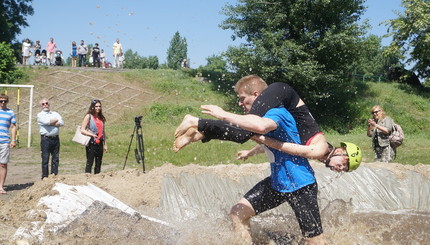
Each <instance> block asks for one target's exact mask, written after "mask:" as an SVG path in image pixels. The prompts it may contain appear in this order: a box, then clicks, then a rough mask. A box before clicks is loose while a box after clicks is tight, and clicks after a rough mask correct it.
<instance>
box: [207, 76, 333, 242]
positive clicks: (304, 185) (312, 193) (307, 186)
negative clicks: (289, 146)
mask: <svg viewBox="0 0 430 245" xmlns="http://www.w3.org/2000/svg"><path fill="white" fill-rule="evenodd" d="M261 86H264V84H262V82H260V80H259V79H253V78H250V79H243V80H240V81H239V82H238V83H237V84H236V89H235V90H236V92H237V93H238V96H239V106H241V107H242V108H243V109H244V111H245V112H246V113H248V112H249V110H250V109H251V107H252V104H253V103H254V101H255V99H256V98H257V97H258V96H259V92H258V91H262V89H261V88H260V87H261ZM203 109H205V110H206V114H210V115H212V114H213V110H216V109H217V108H216V107H213V108H212V107H211V106H208V107H206V108H203ZM212 109H213V110H212ZM235 115H236V114H233V113H230V114H229V115H228V116H229V117H235ZM229 119H231V118H229ZM246 123H250V124H248V125H246V126H247V127H249V128H253V130H254V131H257V132H258V133H260V134H263V135H265V136H269V137H272V138H274V139H277V140H279V141H281V142H290V143H295V144H300V143H301V142H300V136H299V132H298V130H297V126H296V121H295V120H294V118H293V117H292V115H291V114H290V113H289V112H288V111H287V110H286V109H285V108H283V107H279V108H273V109H270V110H268V111H267V113H266V114H265V115H264V116H263V117H261V118H259V119H256V120H254V121H253V122H246ZM240 126H244V125H240ZM264 152H266V153H267V155H268V157H269V160H270V167H271V175H270V176H269V177H267V178H265V179H264V180H262V181H260V182H259V183H257V184H256V185H255V186H254V187H253V188H252V189H251V190H250V191H248V192H247V193H246V194H245V195H244V197H243V198H241V199H240V200H239V202H238V203H237V204H235V205H234V206H233V208H232V209H231V211H230V217H231V218H232V220H233V224H234V226H235V229H236V230H237V231H238V232H240V233H241V236H242V238H243V239H245V241H247V242H249V244H251V242H252V239H251V234H250V232H249V231H250V229H249V225H250V222H249V221H250V218H251V217H252V216H255V215H257V214H260V213H262V212H264V211H267V210H270V209H273V208H275V207H277V206H279V205H281V204H283V203H285V202H288V203H289V204H290V206H291V207H292V209H293V210H294V213H295V215H296V218H297V220H298V222H299V225H300V228H301V231H302V234H303V236H304V237H305V239H306V241H307V243H308V244H325V240H324V237H323V234H322V233H323V230H322V225H321V219H320V212H319V207H318V201H317V193H318V186H317V183H316V179H315V177H314V172H313V170H312V167H311V166H310V165H309V162H308V161H307V159H306V158H303V157H298V156H293V155H290V154H287V153H283V152H281V151H279V150H276V149H274V148H269V147H267V146H264V145H262V144H258V145H256V146H255V147H254V148H252V149H251V150H246V151H240V152H239V153H238V156H239V158H242V159H244V158H247V157H249V156H253V155H255V154H258V153H264Z"/></svg>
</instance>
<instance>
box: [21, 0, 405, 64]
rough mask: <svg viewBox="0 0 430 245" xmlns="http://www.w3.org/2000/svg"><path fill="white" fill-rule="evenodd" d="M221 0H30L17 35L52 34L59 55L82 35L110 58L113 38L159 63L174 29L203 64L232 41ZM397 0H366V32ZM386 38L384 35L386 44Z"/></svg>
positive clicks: (376, 30)
mask: <svg viewBox="0 0 430 245" xmlns="http://www.w3.org/2000/svg"><path fill="white" fill-rule="evenodd" d="M226 3H229V4H235V3H237V1H225V0H181V1H176V0H158V1H147V0H116V1H113V0H87V1H84V0H73V1H58V0H39V1H37V0H34V1H33V8H34V12H35V13H34V15H33V16H29V17H28V18H27V20H28V23H29V25H30V26H29V27H27V28H24V29H23V30H22V33H21V35H19V36H18V40H21V39H24V38H30V39H31V40H32V41H35V40H40V41H41V44H42V47H45V45H46V43H47V42H48V41H49V38H50V37H53V38H54V41H55V42H56V43H57V46H58V48H59V49H61V50H63V53H64V56H65V57H67V54H68V53H69V50H70V46H71V42H72V41H76V42H77V43H78V42H79V41H80V40H81V39H83V40H85V43H86V44H94V43H96V42H97V43H99V45H100V47H101V48H103V49H104V50H105V52H106V54H107V57H108V59H109V60H112V58H111V57H112V44H113V43H114V42H115V39H116V38H119V39H120V41H121V43H122V45H123V48H124V49H125V50H127V49H132V50H133V51H137V52H138V53H139V55H141V56H150V55H155V56H157V57H158V59H159V61H160V63H165V61H166V56H167V54H166V53H167V49H168V48H169V45H170V40H171V39H172V37H173V35H174V33H175V32H176V31H179V33H180V35H181V36H182V37H185V38H186V39H187V42H188V56H189V58H190V60H191V67H192V68H196V67H198V66H199V65H205V64H206V58H207V57H209V56H212V55H214V54H215V55H218V54H220V53H221V52H223V51H225V50H227V48H228V46H237V45H239V44H240V40H236V41H232V40H231V35H232V34H233V33H232V31H230V30H222V29H221V28H219V24H220V23H221V22H222V21H223V20H225V19H226V16H225V15H222V14H221V13H220V11H221V10H222V7H223V6H225V4H226ZM400 4H401V0H368V1H367V2H366V3H365V5H366V6H367V7H368V9H367V11H366V13H365V15H364V16H363V19H365V18H366V19H369V23H370V24H371V26H372V30H371V31H370V33H372V34H376V35H383V34H385V33H386V30H387V28H386V27H385V26H378V24H379V23H380V22H382V21H384V20H387V19H392V18H395V17H396V15H395V14H394V13H393V10H401V6H400ZM388 43H389V39H387V40H384V41H383V44H384V45H387V44H388Z"/></svg>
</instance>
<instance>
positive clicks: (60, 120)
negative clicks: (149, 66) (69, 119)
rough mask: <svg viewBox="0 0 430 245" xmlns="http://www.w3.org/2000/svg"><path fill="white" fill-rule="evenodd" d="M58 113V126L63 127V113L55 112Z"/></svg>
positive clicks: (56, 124)
mask: <svg viewBox="0 0 430 245" xmlns="http://www.w3.org/2000/svg"><path fill="white" fill-rule="evenodd" d="M55 114H56V118H57V122H56V123H55V126H56V127H62V126H64V121H63V118H62V117H61V115H60V114H59V113H55Z"/></svg>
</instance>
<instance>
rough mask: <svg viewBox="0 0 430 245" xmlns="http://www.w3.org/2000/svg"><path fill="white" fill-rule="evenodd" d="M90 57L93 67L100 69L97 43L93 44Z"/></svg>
mask: <svg viewBox="0 0 430 245" xmlns="http://www.w3.org/2000/svg"><path fill="white" fill-rule="evenodd" d="M91 56H92V57H93V66H94V67H98V68H100V48H99V44H98V43H95V44H94V47H93V51H92V52H91Z"/></svg>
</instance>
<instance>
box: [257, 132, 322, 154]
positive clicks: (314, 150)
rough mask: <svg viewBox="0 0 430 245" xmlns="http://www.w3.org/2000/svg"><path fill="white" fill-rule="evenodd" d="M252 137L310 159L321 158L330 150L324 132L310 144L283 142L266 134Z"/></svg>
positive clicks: (285, 151) (280, 149)
mask: <svg viewBox="0 0 430 245" xmlns="http://www.w3.org/2000/svg"><path fill="white" fill-rule="evenodd" d="M251 139H252V140H254V141H256V142H258V143H262V144H265V145H267V146H269V147H271V148H273V149H276V150H279V151H282V152H284V153H287V154H290V155H294V156H300V157H305V158H309V159H321V158H323V157H324V156H325V155H326V154H327V152H328V144H327V141H326V139H325V137H324V135H322V134H318V135H316V136H315V137H314V138H313V139H312V141H311V144H310V145H299V144H295V143H287V142H282V141H279V140H277V139H274V138H271V137H267V136H264V135H255V136H253V137H252V138H251Z"/></svg>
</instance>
